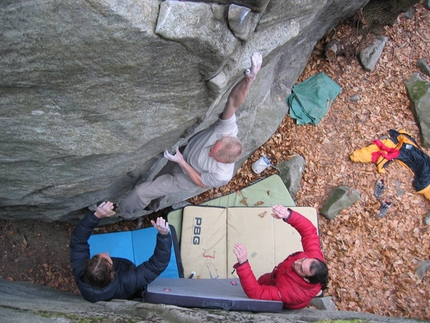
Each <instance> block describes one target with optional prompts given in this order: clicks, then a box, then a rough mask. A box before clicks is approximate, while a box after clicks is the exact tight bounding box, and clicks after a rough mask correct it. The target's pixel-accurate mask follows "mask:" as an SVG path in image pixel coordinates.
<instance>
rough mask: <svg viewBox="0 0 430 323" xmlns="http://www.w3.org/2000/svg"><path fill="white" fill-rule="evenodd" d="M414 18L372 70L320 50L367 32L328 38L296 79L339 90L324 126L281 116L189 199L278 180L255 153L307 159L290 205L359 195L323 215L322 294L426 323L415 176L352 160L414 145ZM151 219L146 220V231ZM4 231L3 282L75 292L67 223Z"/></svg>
mask: <svg viewBox="0 0 430 323" xmlns="http://www.w3.org/2000/svg"><path fill="white" fill-rule="evenodd" d="M414 11H415V12H414V16H413V18H412V19H407V18H404V17H403V16H400V17H399V19H398V21H397V23H396V24H394V26H392V27H386V28H385V30H384V32H383V34H384V35H385V36H387V37H388V40H387V44H386V47H385V49H384V51H383V53H382V56H381V58H380V60H379V62H378V65H377V67H376V69H375V70H374V71H373V72H366V71H364V70H363V68H362V67H361V66H360V64H359V62H358V60H357V58H356V56H355V55H350V54H351V51H347V52H348V53H349V54H348V55H346V56H338V57H337V58H336V59H335V60H333V61H330V62H329V61H327V60H326V59H325V58H324V53H323V48H324V44H325V43H326V42H327V41H329V40H332V39H334V40H338V41H340V42H345V40H347V43H348V44H349V46H351V48H353V49H354V48H360V46H364V45H365V44H366V43H367V42H368V41H369V39H368V38H369V35H367V36H365V35H364V34H363V33H361V32H360V30H359V27H357V26H356V25H354V24H346V23H345V24H342V25H340V26H338V27H337V28H335V29H334V30H333V31H331V32H330V33H328V35H327V37H326V38H325V39H323V40H321V41H320V43H318V44H317V46H316V47H315V50H314V52H313V54H312V56H311V57H310V60H309V62H308V65H307V66H306V68H305V70H304V72H303V74H302V76H301V77H300V79H299V81H298V82H301V81H303V80H305V79H307V78H308V77H309V76H311V75H313V74H316V73H318V72H324V73H326V74H327V75H328V76H330V77H331V78H332V79H333V80H334V81H335V82H336V83H337V84H339V85H340V86H341V87H342V92H341V93H340V94H339V96H338V97H337V99H336V100H335V102H334V103H333V105H332V106H331V108H330V110H329V111H328V113H327V114H326V115H325V117H324V118H323V120H322V121H321V122H320V123H319V124H317V125H316V126H314V125H297V124H296V123H295V121H294V120H293V119H291V118H290V117H289V116H288V115H286V116H285V118H284V120H283V122H282V124H281V125H280V126H279V128H278V130H277V132H276V133H275V134H274V135H273V136H272V137H271V138H270V139H269V140H268V141H267V142H266V143H265V144H264V145H263V146H262V147H261V148H259V149H258V150H257V151H255V152H254V153H253V154H252V155H251V156H250V157H249V158H248V160H247V161H246V162H245V163H244V164H243V166H242V167H241V168H240V169H239V170H238V173H237V174H236V176H235V177H234V178H233V180H232V181H231V182H230V183H229V184H228V185H226V186H223V187H222V188H219V189H212V190H209V191H208V192H205V193H204V194H202V195H200V196H198V197H195V198H193V199H191V200H190V201H191V202H192V203H195V204H199V203H201V202H204V201H206V200H208V199H212V198H215V197H218V196H221V195H224V194H228V193H230V192H234V191H236V190H239V189H241V188H243V187H245V186H247V185H249V184H250V183H252V182H254V181H255V180H258V179H259V178H261V177H263V176H267V175H269V174H273V173H276V170H274V169H267V170H265V171H264V172H263V173H262V174H260V175H255V174H254V173H253V172H252V171H251V167H250V166H251V164H252V162H254V161H255V160H257V159H258V158H259V157H260V156H261V155H265V156H267V157H269V158H270V159H271V162H272V163H273V164H275V165H276V164H277V163H279V162H281V161H284V160H288V159H289V158H291V157H292V156H294V155H296V154H299V155H301V156H303V157H304V158H305V160H306V168H305V171H304V174H303V178H302V182H301V189H300V191H299V192H298V193H297V196H296V205H298V206H311V207H315V208H316V209H317V210H319V209H321V207H322V205H323V204H324V202H325V201H326V200H327V198H328V196H329V195H330V192H331V191H332V189H333V188H335V187H337V186H340V185H346V186H349V187H352V188H355V189H357V190H359V191H360V194H361V201H360V202H358V203H356V204H355V205H354V206H352V207H350V208H348V209H345V210H343V211H342V212H341V214H340V215H339V216H338V217H336V219H334V220H331V221H329V220H327V219H326V218H324V217H323V216H320V217H319V225H320V234H321V243H322V248H323V253H324V255H325V258H326V260H327V263H328V267H329V271H330V278H331V279H330V283H329V288H328V290H327V291H326V292H325V294H326V295H327V296H331V297H332V298H333V300H334V302H335V304H336V306H337V308H338V309H339V310H349V311H357V312H367V313H374V314H378V315H385V316H398V317H410V318H419V319H426V320H428V319H430V271H428V272H427V273H426V274H425V275H424V277H423V278H422V279H421V278H420V277H419V275H417V273H416V270H417V268H418V265H419V263H420V262H421V261H424V260H429V259H430V226H429V225H425V224H424V223H423V218H424V216H425V215H426V213H427V212H429V210H430V201H429V200H426V199H425V198H424V197H423V196H421V195H418V194H416V193H415V191H414V188H413V186H412V180H413V174H412V173H411V171H409V170H408V169H406V168H405V167H404V166H401V165H399V164H397V163H391V164H390V165H389V166H388V167H387V169H386V172H385V173H384V174H379V173H378V172H377V170H376V167H375V165H374V164H370V163H369V164H362V163H353V162H351V161H350V159H349V155H350V154H351V153H352V152H353V151H354V150H357V149H360V148H362V147H365V146H367V145H369V144H370V143H371V142H372V141H373V140H374V139H376V138H381V137H383V136H386V135H387V131H388V130H389V129H396V130H400V129H404V130H406V131H408V132H409V133H410V134H411V135H412V136H413V137H414V138H415V139H417V140H418V142H420V141H419V138H420V132H419V128H418V125H417V123H416V122H415V119H414V116H413V114H412V111H411V107H410V101H409V99H408V96H407V92H406V88H405V81H406V80H408V79H410V77H411V76H412V73H414V72H419V70H418V68H417V67H416V62H417V60H418V59H419V58H423V59H425V60H426V61H427V62H428V63H429V62H430V57H429V53H430V11H429V10H427V9H425V8H424V7H423V5H422V4H418V5H416V6H415V7H414ZM370 40H371V39H370ZM352 52H354V51H352ZM420 75H421V76H422V77H423V78H425V79H427V80H429V77H426V76H424V75H423V74H422V73H420ZM354 95H359V96H360V100H359V101H358V102H353V101H351V97H352V96H354ZM423 150H424V152H426V153H427V154H429V153H430V151H429V149H425V148H423ZM381 177H382V178H383V179H384V180H385V184H386V189H385V192H384V195H383V200H386V201H391V202H392V206H391V208H390V209H389V212H388V214H387V215H386V216H385V217H383V218H377V217H376V214H377V213H378V211H379V205H380V203H379V201H377V200H376V198H375V197H374V196H373V187H374V185H375V182H376V180H377V179H378V178H381ZM152 217H153V216H151V217H147V218H146V219H145V220H144V226H145V225H146V224H147V222H148V220H149V219H150V218H152ZM136 226H137V221H124V222H120V223H117V224H113V225H109V226H105V227H102V228H99V230H100V231H103V232H106V231H122V230H132V229H135V228H136ZM0 227H1V230H0V241H1V243H0V252H1V254H0V257H1V265H0V278H5V279H9V280H19V281H30V282H33V283H36V284H41V285H48V286H52V287H54V288H57V289H59V290H63V291H68V292H73V293H78V290H77V288H76V285H75V283H74V281H73V277H72V275H71V269H70V264H69V250H68V243H69V242H68V241H69V237H70V233H71V230H72V229H73V226H72V225H70V224H65V223H53V224H47V223H41V222H38V221H27V222H26V223H25V224H22V223H17V222H13V221H0Z"/></svg>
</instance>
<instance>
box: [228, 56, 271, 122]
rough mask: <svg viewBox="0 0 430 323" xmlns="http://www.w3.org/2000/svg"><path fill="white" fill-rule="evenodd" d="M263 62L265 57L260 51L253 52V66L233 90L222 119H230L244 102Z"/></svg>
mask: <svg viewBox="0 0 430 323" xmlns="http://www.w3.org/2000/svg"><path fill="white" fill-rule="evenodd" d="M262 62H263V58H262V56H261V54H260V53H257V52H256V53H254V54H252V56H251V68H249V69H247V70H246V72H245V77H244V78H243V79H242V80H241V81H240V82H239V83H237V84H236V85H235V86H234V87H233V89H232V90H231V92H230V95H229V96H228V99H227V103H226V105H225V107H224V111H223V113H222V114H221V119H222V120H227V119H230V118H231V117H232V116H233V115H234V114H235V113H236V110H237V108H239V107H240V106H241V105H242V104H243V102H244V101H245V98H246V95H247V94H248V91H249V88H250V87H251V84H252V82H253V81H254V80H255V78H256V77H257V74H258V72H259V71H260V68H261V64H262Z"/></svg>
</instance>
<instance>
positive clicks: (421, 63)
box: [416, 58, 430, 76]
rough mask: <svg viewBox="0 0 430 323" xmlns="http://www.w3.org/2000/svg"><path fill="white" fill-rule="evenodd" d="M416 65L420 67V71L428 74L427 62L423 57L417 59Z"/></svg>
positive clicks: (429, 71) (429, 67) (429, 73)
mask: <svg viewBox="0 0 430 323" xmlns="http://www.w3.org/2000/svg"><path fill="white" fill-rule="evenodd" d="M416 65H417V67H418V68H419V69H420V71H421V72H423V73H424V74H426V75H429V76H430V66H429V65H428V64H427V62H426V61H425V60H424V59H423V58H420V59H418V60H417V64H416Z"/></svg>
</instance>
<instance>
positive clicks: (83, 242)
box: [70, 202, 115, 280]
mask: <svg viewBox="0 0 430 323" xmlns="http://www.w3.org/2000/svg"><path fill="white" fill-rule="evenodd" d="M112 209H113V203H112V202H103V203H101V204H100V205H99V206H98V207H97V210H96V211H95V212H94V213H90V214H88V215H87V216H86V217H84V218H83V219H82V220H81V221H80V222H79V224H78V225H77V226H76V228H75V230H73V232H72V235H71V237H70V262H71V265H72V271H73V275H74V277H75V279H76V280H78V279H79V277H80V276H81V275H82V273H83V271H84V266H85V263H86V262H87V261H88V260H89V259H90V247H89V245H88V238H89V237H90V236H91V233H92V232H93V229H94V228H95V227H96V226H97V225H98V224H99V222H100V219H102V218H106V217H110V216H112V215H114V214H115V212H114V211H113V210H112Z"/></svg>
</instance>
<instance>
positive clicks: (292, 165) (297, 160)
mask: <svg viewBox="0 0 430 323" xmlns="http://www.w3.org/2000/svg"><path fill="white" fill-rule="evenodd" d="M305 166H306V160H305V159H304V158H303V157H302V156H300V155H297V156H294V157H292V158H290V159H289V160H287V161H284V162H281V163H280V164H279V165H278V168H279V171H280V174H279V175H280V176H281V178H282V181H283V182H284V184H285V187H286V188H287V189H288V192H290V194H291V197H292V198H293V199H294V198H295V196H296V194H297V192H298V191H299V189H300V184H301V180H302V174H303V171H304V170H305Z"/></svg>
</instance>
